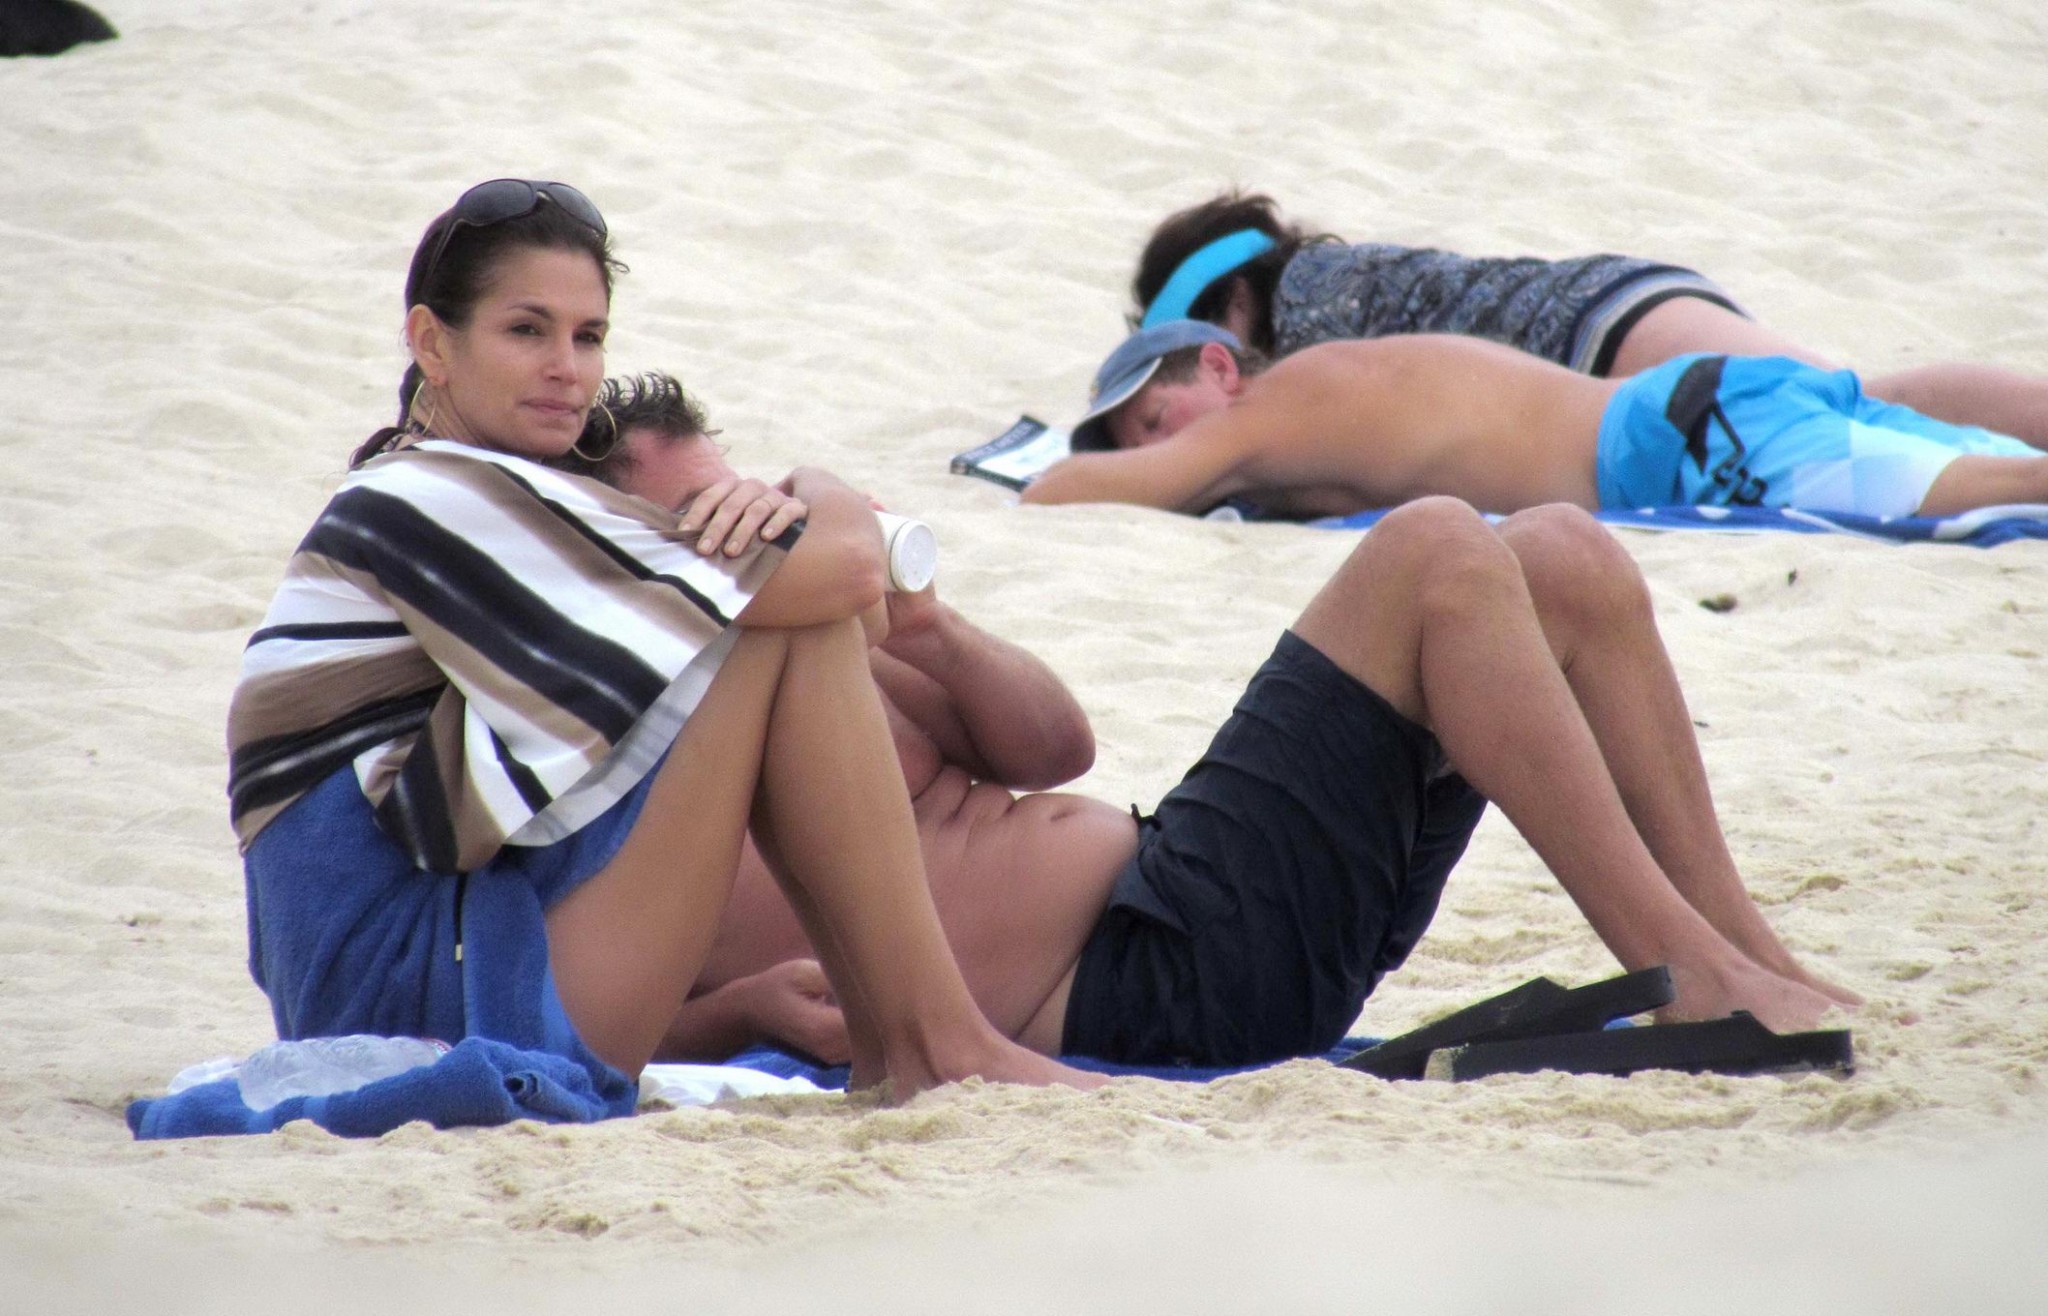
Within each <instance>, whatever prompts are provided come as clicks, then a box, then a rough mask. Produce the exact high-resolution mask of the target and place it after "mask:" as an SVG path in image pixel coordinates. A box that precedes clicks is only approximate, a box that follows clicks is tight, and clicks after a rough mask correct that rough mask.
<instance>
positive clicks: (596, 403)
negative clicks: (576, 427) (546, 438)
mask: <svg viewBox="0 0 2048 1316" xmlns="http://www.w3.org/2000/svg"><path fill="white" fill-rule="evenodd" d="M590 405H591V406H593V407H596V408H597V409H598V410H599V411H602V412H603V413H604V422H605V428H606V429H608V430H610V431H611V432H612V437H611V441H610V442H609V443H606V444H605V445H604V451H602V452H595V453H591V452H585V451H584V450H583V436H582V435H581V434H579V435H577V436H576V442H574V443H572V444H570V445H569V451H570V452H573V453H575V454H576V455H577V456H578V457H581V458H582V459H583V460H584V461H587V462H589V463H591V464H592V465H596V464H597V463H598V462H601V461H603V460H604V459H605V458H607V457H609V456H611V455H612V451H613V449H615V448H617V447H618V446H619V419H618V417H616V416H614V415H612V409H611V408H610V407H607V406H606V405H605V404H604V399H603V398H592V399H591V400H590Z"/></svg>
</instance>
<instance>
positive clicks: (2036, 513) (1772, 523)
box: [1309, 503, 2048, 548]
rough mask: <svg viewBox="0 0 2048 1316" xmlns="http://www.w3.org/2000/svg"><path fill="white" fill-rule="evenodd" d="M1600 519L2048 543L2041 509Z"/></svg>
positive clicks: (1347, 523)
mask: <svg viewBox="0 0 2048 1316" xmlns="http://www.w3.org/2000/svg"><path fill="white" fill-rule="evenodd" d="M1384 515H1386V513H1385V511H1384V510H1378V511H1371V512H1354V513H1352V514H1351V515H1350V516H1329V517H1324V518H1322V519H1321V520H1317V521H1311V522H1309V524H1310V525H1313V526H1317V527H1320V528H1322V529H1328V530H1364V529H1367V528H1369V527H1370V526H1371V525H1372V524H1373V523H1374V522H1376V521H1378V520H1379V519H1380V518H1381V517H1382V516H1384ZM1597 515H1598V517H1599V519H1600V520H1601V521H1602V522H1604V523H1606V524H1607V525H1613V526H1629V527H1632V528H1634V529H1638V530H1707V531H1715V532H1719V533H1722V534H1756V533H1759V532H1767V531H1789V532H1791V533H1794V534H1802V535H1830V534H1841V535H1857V536H1860V537H1862V538H1864V539H1882V540H1886V541H1889V542H1891V543H1898V544H1910V543H1924V544H1967V545H1969V546H1970V547H1972V548H1990V547H1992V546H1993V545H1996V544H2005V543H2010V542H2012V541H2013V540H2016V539H2048V506H2043V505H2041V504H2038V503H2027V504H2016V505H2013V506H2008V507H1981V508H1978V509H1977V510H1976V511H1974V512H1964V513H1962V514H1961V515H1959V516H1948V517H1928V516H1894V517H1881V516H1857V515H1855V514H1854V513H1850V512H1807V511H1801V510H1799V509H1797V508H1784V509H1777V508H1766V507H1643V508H1638V509H1636V510H1635V511H1612V512H1600V513H1597ZM1492 519H1495V520H1498V519H1499V518H1497V517H1496V518H1492Z"/></svg>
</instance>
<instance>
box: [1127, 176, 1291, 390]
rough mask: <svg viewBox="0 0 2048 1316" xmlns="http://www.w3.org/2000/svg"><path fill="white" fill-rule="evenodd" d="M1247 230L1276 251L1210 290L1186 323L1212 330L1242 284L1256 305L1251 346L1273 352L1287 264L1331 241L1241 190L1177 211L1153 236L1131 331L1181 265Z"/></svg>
mask: <svg viewBox="0 0 2048 1316" xmlns="http://www.w3.org/2000/svg"><path fill="white" fill-rule="evenodd" d="M1248 228H1249V229H1257V230H1258V231H1259V232H1261V233H1263V234H1265V235H1266V236H1267V237H1269V238H1271V239H1273V241H1274V243H1275V246H1274V247H1273V249H1272V250H1271V251H1268V252H1264V253H1262V254H1261V255H1259V256H1257V257H1254V258H1253V259H1252V260H1250V261H1247V262H1246V263H1245V264H1243V265H1240V266H1238V267H1237V268H1236V269H1235V270H1232V271H1231V272H1230V273H1229V274H1228V275H1226V276H1224V277H1223V278H1220V279H1218V280H1216V282H1214V283H1212V284H1210V285H1209V286H1208V287H1207V288H1206V289H1204V290H1203V291H1202V295H1201V296H1199V297H1197V298H1195V301H1194V304H1193V305H1192V306H1190V307H1188V318H1189V319H1191V320H1207V321H1209V322H1211V323H1212V324H1213V323H1219V322H1221V320H1222V319H1223V312H1224V308H1226V307H1227V306H1229V304H1230V289H1231V287H1232V285H1233V284H1234V283H1235V282H1236V281H1237V280H1240V279H1242V280H1243V281H1244V283H1245V286H1246V287H1248V288H1249V289H1250V290H1251V294H1252V303H1253V305H1252V332H1251V339H1250V341H1249V343H1248V344H1247V345H1248V346H1251V347H1256V348H1258V349H1259V350H1260V351H1263V352H1270V351H1271V350H1272V349H1273V323H1272V309H1273V288H1274V286H1275V285H1276V284H1278V283H1279V282H1280V271H1282V270H1284V269H1286V268H1287V262H1288V261H1290V260H1293V259H1294V253H1295V252H1297V251H1300V250H1301V249H1302V247H1303V246H1304V245H1306V244H1308V243H1311V242H1324V241H1331V240H1332V239H1331V238H1330V237H1329V236H1328V235H1327V234H1317V235H1314V236H1310V235H1309V234H1308V233H1307V232H1306V231H1305V230H1304V229H1302V228H1301V227H1300V226H1299V225H1296V224H1288V223H1285V222H1283V221H1282V220H1281V218H1280V208H1279V206H1278V205H1276V204H1275V203H1274V201H1273V198H1271V197H1269V196H1265V195H1263V194H1261V193H1257V192H1253V193H1249V194H1247V193H1245V192H1243V191H1241V190H1239V189H1237V188H1232V189H1230V190H1229V191H1227V192H1224V193H1222V194H1220V195H1218V196H1215V197H1211V198H1210V199H1209V200H1207V201H1204V202H1203V203H1202V204H1200V205H1198V206H1189V207H1188V208H1187V209H1186V210H1178V211H1175V212H1174V213H1173V214H1171V215H1168V216H1167V217H1166V218H1165V219H1163V220H1161V221H1160V224H1159V227H1158V228H1155V229H1153V230H1152V236H1151V237H1150V238H1149V239H1147V240H1146V242H1145V249H1144V251H1142V252H1140V253H1139V255H1138V272H1137V274H1135V275H1134V276H1132V278H1131V296H1132V297H1133V298H1134V299H1135V300H1136V301H1137V303H1138V309H1137V311H1136V312H1135V313H1134V314H1133V315H1131V316H1130V317H1129V319H1130V322H1131V325H1132V327H1133V328H1135V327H1136V326H1137V324H1138V321H1139V320H1140V319H1141V318H1143V316H1144V314H1145V308H1146V307H1148V306H1150V305H1151V304H1152V299H1153V298H1155V297H1157V296H1158V295H1159V291H1160V289H1162V288H1164V287H1165V286H1166V281H1167V280H1168V279H1170V278H1172V277H1173V272H1174V271H1175V270H1177V269H1179V268H1180V266H1181V262H1182V261H1184V260H1186V259H1187V258H1188V257H1190V256H1192V255H1194V254H1195V252H1197V251H1199V250H1201V249H1202V248H1203V247H1205V246H1207V245H1208V244H1210V243H1211V242H1214V241H1215V240H1216V239H1218V238H1222V237H1228V236H1229V235H1230V234H1232V233H1236V232H1238V231H1239V230H1241V229H1248Z"/></svg>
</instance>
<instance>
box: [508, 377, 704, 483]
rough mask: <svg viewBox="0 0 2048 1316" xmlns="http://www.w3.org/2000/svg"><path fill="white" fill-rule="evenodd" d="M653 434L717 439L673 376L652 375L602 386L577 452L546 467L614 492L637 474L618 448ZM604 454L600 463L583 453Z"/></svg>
mask: <svg viewBox="0 0 2048 1316" xmlns="http://www.w3.org/2000/svg"><path fill="white" fill-rule="evenodd" d="M635 429H651V430H654V431H655V432H656V433H658V434H666V435H667V436H669V437H670V438H672V439H687V438H691V437H693V436H696V435H699V434H701V435H703V436H705V437H706V438H709V437H710V436H712V435H714V434H716V433H718V431H717V430H714V429H711V428H709V425H708V422H707V420H706V418H705V415H704V408H703V406H702V405H700V404H699V403H698V401H697V399H695V398H693V397H691V396H690V395H689V394H688V393H687V392H685V391H684V389H683V386H682V384H681V383H679V382H678V381H677V379H676V377H675V376H674V375H670V374H666V373H664V372H662V371H659V370H650V371H648V372H647V373H646V374H644V375H629V376H626V377H625V378H613V379H607V380H605V381H604V387H602V388H600V389H599V390H598V391H597V404H596V405H593V406H592V407H591V408H590V414H589V416H587V417H586V418H585V419H584V421H583V433H582V435H581V436H580V437H578V438H577V440H576V446H575V447H574V448H571V449H570V450H569V451H568V452H565V453H563V454H562V455H561V456H560V457H558V458H556V459H554V460H552V461H550V462H549V463H548V465H550V466H553V467H555V468H556V469H558V470H564V471H568V472H569V473H570V474H572V475H588V476H593V477H595V478H596V479H599V480H603V481H604V482H605V483H606V484H609V485H611V486H613V487H614V488H618V487H622V481H623V480H624V478H625V476H626V475H627V473H628V472H630V471H631V470H632V469H633V455H632V453H631V452H630V451H629V450H628V449H627V448H626V446H625V445H624V444H622V443H620V442H619V440H620V439H622V438H624V437H625V436H626V432H627V431H628V430H635ZM591 452H595V453H599V454H601V455H600V456H599V457H597V459H596V460H592V459H590V458H589V457H586V456H584V455H583V454H584V453H591Z"/></svg>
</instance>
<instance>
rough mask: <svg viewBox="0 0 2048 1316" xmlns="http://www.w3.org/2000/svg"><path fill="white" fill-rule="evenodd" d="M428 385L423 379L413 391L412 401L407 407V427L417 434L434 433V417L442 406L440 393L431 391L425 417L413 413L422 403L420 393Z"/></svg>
mask: <svg viewBox="0 0 2048 1316" xmlns="http://www.w3.org/2000/svg"><path fill="white" fill-rule="evenodd" d="M427 387H428V385H427V384H426V382H425V381H421V383H420V386H419V387H418V388H416V389H414V390H413V391H412V402H411V403H410V404H409V405H408V406H407V407H406V409H405V410H406V419H405V427H406V428H407V429H409V430H411V431H412V432H413V433H415V434H432V433H433V432H434V417H435V415H436V414H437V413H438V412H439V411H440V408H441V399H440V397H439V395H438V394H433V393H429V394H428V395H427V414H426V416H425V418H424V419H422V418H420V417H418V416H415V415H413V414H412V413H413V412H414V410H415V409H417V408H418V406H419V404H420V394H421V393H423V392H425V391H426V389H427Z"/></svg>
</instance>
